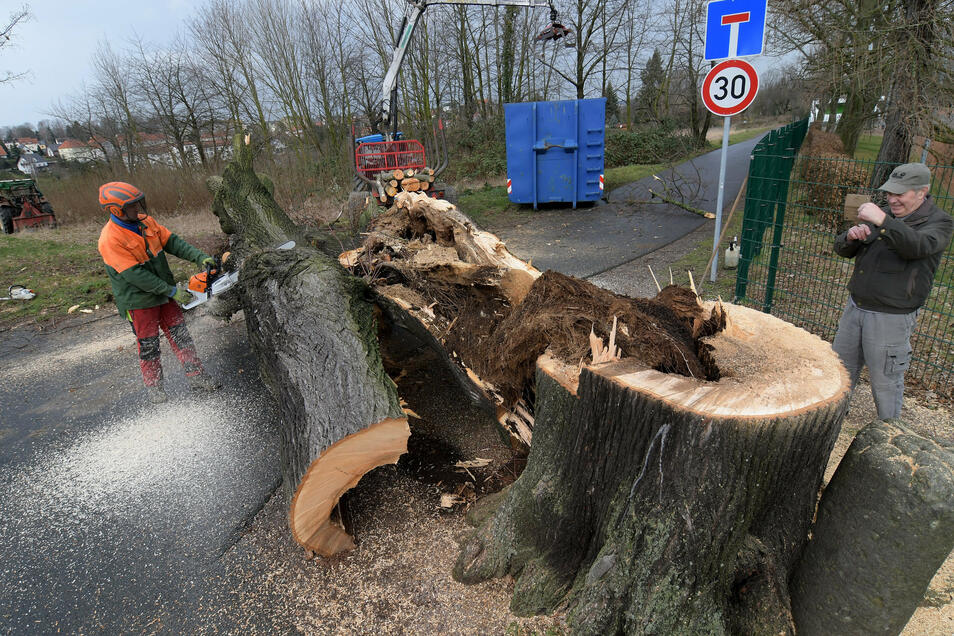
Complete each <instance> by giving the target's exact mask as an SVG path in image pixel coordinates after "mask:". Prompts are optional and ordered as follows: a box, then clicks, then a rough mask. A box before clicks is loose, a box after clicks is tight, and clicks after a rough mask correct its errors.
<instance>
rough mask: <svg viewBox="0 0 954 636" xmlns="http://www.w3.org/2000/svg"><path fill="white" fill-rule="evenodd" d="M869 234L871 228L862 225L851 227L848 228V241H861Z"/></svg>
mask: <svg viewBox="0 0 954 636" xmlns="http://www.w3.org/2000/svg"><path fill="white" fill-rule="evenodd" d="M869 234H871V227H870V226H868V225H865V224H864V223H859V224H858V225H852V226H851V227H850V228H848V240H849V241H863V240H865V239H866V238H868V235H869Z"/></svg>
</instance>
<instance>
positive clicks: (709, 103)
mask: <svg viewBox="0 0 954 636" xmlns="http://www.w3.org/2000/svg"><path fill="white" fill-rule="evenodd" d="M758 91H759V76H758V74H757V73H756V72H755V67H753V66H752V65H751V64H749V63H748V62H746V61H745V60H737V59H735V60H726V61H724V62H720V63H718V64H716V65H715V66H714V67H712V70H710V71H709V73H708V74H707V75H706V79H705V80H704V81H703V82H702V102H703V103H704V104H705V105H706V108H708V109H709V110H710V111H711V112H712V114H713V115H720V116H722V117H731V116H732V115H738V114H739V113H741V112H742V111H743V110H745V109H746V108H748V107H749V105H750V104H751V103H752V100H754V99H755V94H756V93H758Z"/></svg>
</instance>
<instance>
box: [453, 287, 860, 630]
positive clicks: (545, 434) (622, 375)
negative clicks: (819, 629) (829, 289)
mask: <svg viewBox="0 0 954 636" xmlns="http://www.w3.org/2000/svg"><path fill="white" fill-rule="evenodd" d="M728 318H729V325H728V326H727V327H726V329H725V331H723V332H721V333H718V334H716V335H714V336H712V337H711V338H709V339H708V340H707V342H708V343H709V344H710V345H711V346H712V347H713V351H712V356H713V358H714V359H715V361H716V363H717V364H718V365H719V369H720V370H721V374H722V376H721V379H720V380H719V381H718V382H711V381H705V380H701V379H698V378H692V377H685V376H681V375H673V374H666V373H661V372H659V371H656V370H653V369H648V368H646V367H645V366H642V365H640V364H638V363H634V362H632V361H629V360H627V359H625V358H624V359H623V360H621V361H619V362H613V363H607V364H601V365H594V366H587V367H584V368H583V369H582V371H581V372H580V373H579V374H577V370H576V368H575V367H572V366H568V365H566V364H562V363H559V362H557V361H555V360H553V359H552V358H549V357H544V358H542V359H541V360H540V361H539V363H538V370H537V381H536V396H537V399H536V411H535V416H536V420H535V428H534V440H533V446H532V448H531V450H530V456H529V458H528V464H527V468H526V469H525V471H524V472H523V474H522V475H521V476H520V478H519V479H518V480H517V481H516V482H515V483H514V484H513V486H512V487H511V489H510V491H509V493H508V494H507V495H506V496H505V497H504V498H503V500H502V502H501V503H500V505H499V507H498V508H497V510H496V512H495V514H494V515H493V516H492V517H490V518H489V519H488V520H487V521H485V522H484V523H483V525H482V526H481V527H479V528H478V530H477V531H476V533H475V534H474V536H473V537H472V538H471V539H470V540H469V541H467V542H466V544H465V545H464V548H463V550H462V553H461V555H460V558H459V559H458V561H457V564H456V566H455V569H454V575H455V577H456V578H457V579H459V580H461V581H464V582H477V581H482V580H485V579H488V578H490V577H499V576H504V575H507V574H510V575H513V576H514V577H515V578H516V583H515V586H514V596H513V601H512V608H513V610H514V611H515V612H517V613H520V614H532V613H539V612H546V611H550V610H552V609H553V608H555V607H557V606H558V605H559V604H560V603H561V602H564V601H566V600H567V599H568V600H569V606H570V613H569V619H570V622H571V624H572V626H573V628H574V631H575V632H577V633H584V634H613V633H630V634H633V633H658V634H670V633H687V634H688V633H692V634H697V633H723V632H726V631H729V632H737V633H773V634H776V633H779V632H780V631H781V632H786V633H792V631H793V629H792V622H791V615H790V610H789V597H788V590H787V585H786V581H787V579H788V574H789V572H790V571H791V568H792V566H793V562H794V560H795V559H796V556H797V555H798V553H799V550H800V549H801V547H802V545H803V543H804V541H805V539H806V536H807V532H808V528H809V524H810V523H811V519H812V514H813V511H814V508H815V501H816V497H817V492H818V488H819V486H820V485H821V480H822V476H823V473H824V469H825V465H826V463H827V459H828V455H829V453H830V452H831V449H832V447H833V445H834V442H835V439H836V438H837V435H838V431H839V428H840V424H841V420H842V418H843V415H844V412H845V406H846V403H847V398H848V387H849V384H848V377H847V374H846V373H845V371H844V369H843V367H842V365H841V363H840V362H839V360H838V358H837V356H836V355H835V354H834V353H833V352H832V350H831V347H830V346H829V345H828V344H827V343H825V342H823V341H822V340H821V339H819V338H817V337H815V336H812V335H810V334H808V333H807V332H805V331H803V330H801V329H798V328H796V327H793V326H791V325H789V324H787V323H784V322H782V321H780V320H778V319H776V318H774V317H772V316H769V315H767V314H763V313H760V312H756V311H754V310H750V309H746V308H742V307H736V306H730V307H728Z"/></svg>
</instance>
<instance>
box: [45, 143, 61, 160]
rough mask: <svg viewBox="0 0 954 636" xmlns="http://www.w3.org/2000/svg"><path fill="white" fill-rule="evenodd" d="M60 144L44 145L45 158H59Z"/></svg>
mask: <svg viewBox="0 0 954 636" xmlns="http://www.w3.org/2000/svg"><path fill="white" fill-rule="evenodd" d="M59 149H60V144H58V143H52V144H47V145H46V156H47V157H59V156H60V153H59Z"/></svg>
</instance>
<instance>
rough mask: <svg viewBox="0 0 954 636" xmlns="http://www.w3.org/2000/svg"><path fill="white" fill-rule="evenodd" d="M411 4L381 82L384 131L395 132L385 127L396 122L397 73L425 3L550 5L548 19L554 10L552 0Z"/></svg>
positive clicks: (442, 0) (420, 0)
mask: <svg viewBox="0 0 954 636" xmlns="http://www.w3.org/2000/svg"><path fill="white" fill-rule="evenodd" d="M408 2H409V3H410V4H411V11H410V13H409V14H408V15H407V16H406V17H405V19H404V23H403V25H402V28H401V34H400V36H399V37H398V41H397V45H396V46H395V47H394V53H393V54H392V56H391V65H390V66H389V67H388V72H387V73H386V74H385V75H384V83H383V84H382V86H381V113H380V115H381V121H382V127H383V130H382V132H385V133H386V134H388V135H391V134H393V133H394V132H396V128H395V130H394V131H389V130H388V127H389V126H395V127H396V126H397V76H398V73H399V72H400V70H401V64H403V63H404V57H405V56H406V55H407V48H408V45H410V43H411V36H413V35H414V30H415V29H417V25H418V23H419V22H420V21H421V16H422V15H423V14H424V11H425V10H426V9H427V7H429V6H431V5H435V4H456V5H477V6H481V7H526V8H528V9H550V16H551V19H554V20H555V19H556V17H555V16H556V10H555V9H554V8H553V2H552V0H417V1H415V0H408Z"/></svg>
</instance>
